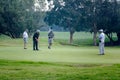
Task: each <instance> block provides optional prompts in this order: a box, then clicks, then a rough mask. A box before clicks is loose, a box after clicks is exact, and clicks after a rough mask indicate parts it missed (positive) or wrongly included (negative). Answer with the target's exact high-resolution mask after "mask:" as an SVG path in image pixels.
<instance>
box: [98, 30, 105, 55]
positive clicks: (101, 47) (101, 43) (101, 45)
mask: <svg viewBox="0 0 120 80" xmlns="http://www.w3.org/2000/svg"><path fill="white" fill-rule="evenodd" d="M99 32H100V35H99V51H100V55H104V54H105V53H104V42H105V34H104V33H103V29H100V30H99Z"/></svg>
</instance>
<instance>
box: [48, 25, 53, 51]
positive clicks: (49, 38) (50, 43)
mask: <svg viewBox="0 0 120 80" xmlns="http://www.w3.org/2000/svg"><path fill="white" fill-rule="evenodd" d="M53 38H54V33H53V30H52V27H51V28H50V29H49V32H48V44H49V45H48V49H51V46H52V42H53Z"/></svg>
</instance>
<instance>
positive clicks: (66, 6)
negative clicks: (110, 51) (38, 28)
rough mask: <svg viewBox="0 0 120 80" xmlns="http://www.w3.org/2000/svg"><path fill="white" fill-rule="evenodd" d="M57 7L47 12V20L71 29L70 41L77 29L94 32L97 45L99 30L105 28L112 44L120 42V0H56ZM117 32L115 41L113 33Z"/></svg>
mask: <svg viewBox="0 0 120 80" xmlns="http://www.w3.org/2000/svg"><path fill="white" fill-rule="evenodd" d="M55 5H56V6H55V7H54V8H53V9H52V11H50V12H48V13H47V16H46V18H45V22H46V23H47V24H49V25H53V24H56V25H60V26H63V27H64V28H68V29H69V31H70V43H72V41H73V34H74V33H75V31H81V30H84V31H90V32H93V33H94V36H93V41H94V45H97V42H96V41H97V32H98V30H99V29H104V31H105V33H106V35H107V36H108V38H109V39H110V42H111V44H114V43H116V42H117V44H120V1H117V0H63V1H62V0H61V1H60V0H55ZM113 33H115V34H117V38H118V40H117V41H114V39H113V36H112V34H113Z"/></svg>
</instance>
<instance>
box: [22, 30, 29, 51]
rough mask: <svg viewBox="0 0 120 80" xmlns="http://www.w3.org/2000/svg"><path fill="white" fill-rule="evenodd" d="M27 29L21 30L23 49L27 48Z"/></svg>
mask: <svg viewBox="0 0 120 80" xmlns="http://www.w3.org/2000/svg"><path fill="white" fill-rule="evenodd" d="M27 32H28V29H26V30H25V31H24V32H23V41H24V49H27V42H28V33H27Z"/></svg>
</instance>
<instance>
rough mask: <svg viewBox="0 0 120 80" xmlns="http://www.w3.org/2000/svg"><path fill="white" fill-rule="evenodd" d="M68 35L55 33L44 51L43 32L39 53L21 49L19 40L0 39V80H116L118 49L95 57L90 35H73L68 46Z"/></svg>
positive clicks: (119, 50)
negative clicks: (50, 45) (52, 42)
mask: <svg viewBox="0 0 120 80" xmlns="http://www.w3.org/2000/svg"><path fill="white" fill-rule="evenodd" d="M68 39H69V33H68V32H62V33H61V32H55V41H54V44H53V46H52V49H51V50H49V49H47V45H48V43H47V32H41V36H40V40H39V46H40V51H33V50H32V39H31V38H29V43H28V49H27V50H24V49H23V40H22V39H11V38H9V37H6V36H3V35H2V36H0V80H119V79H120V75H119V74H120V64H119V63H120V49H119V48H120V47H105V49H106V50H105V55H104V56H100V55H98V53H99V51H98V47H97V46H96V47H94V46H90V45H92V34H90V33H84V32H81V33H75V34H74V42H73V44H75V45H76V44H77V45H78V46H71V45H61V44H60V43H64V44H68Z"/></svg>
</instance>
